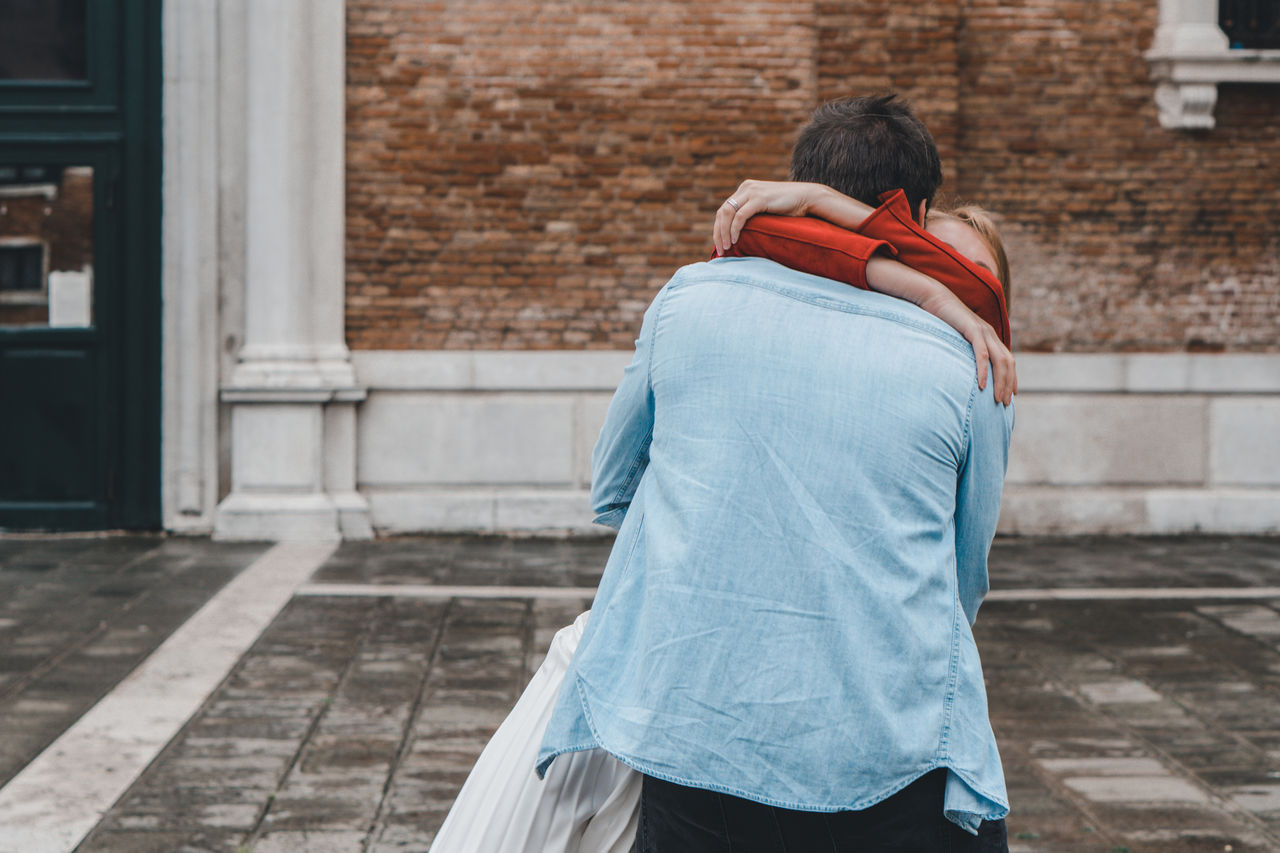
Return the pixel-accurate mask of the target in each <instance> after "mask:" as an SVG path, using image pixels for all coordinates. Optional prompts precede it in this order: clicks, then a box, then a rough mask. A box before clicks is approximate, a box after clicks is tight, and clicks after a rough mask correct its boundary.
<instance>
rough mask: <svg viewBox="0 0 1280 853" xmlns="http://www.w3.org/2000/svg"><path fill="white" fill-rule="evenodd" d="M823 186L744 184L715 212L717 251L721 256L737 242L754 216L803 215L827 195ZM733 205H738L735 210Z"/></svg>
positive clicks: (793, 183) (779, 182) (777, 182)
mask: <svg viewBox="0 0 1280 853" xmlns="http://www.w3.org/2000/svg"><path fill="white" fill-rule="evenodd" d="M830 192H831V188H830V187H827V186H824V185H823V184H806V183H800V182H797V181H751V180H747V181H743V182H742V183H741V184H739V185H738V188H737V189H736V190H734V193H733V195H731V196H729V198H730V199H731V200H732V203H730V201H728V200H726V201H725V203H724V204H722V205H720V209H719V210H717V211H716V224H715V230H714V237H715V244H716V252H717V253H718V254H724V253H725V252H727V251H729V249H730V248H732V246H733V244H734V243H736V242H738V236H739V235H740V234H741V233H742V227H743V226H744V225H746V224H747V220H748V219H750V218H751V217H753V216H755V215H756V214H757V213H777V214H781V215H782V216H804V215H805V214H807V213H808V212H809V210H810V208H811V207H812V206H813V204H814V202H816V201H817V200H818V199H820V198H821V197H822V196H823V195H825V194H827V193H830ZM734 205H737V206H736V208H735V206H734Z"/></svg>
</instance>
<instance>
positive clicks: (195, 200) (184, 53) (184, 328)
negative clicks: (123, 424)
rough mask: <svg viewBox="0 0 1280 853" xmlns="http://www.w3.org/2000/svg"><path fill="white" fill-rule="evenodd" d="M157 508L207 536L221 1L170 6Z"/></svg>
mask: <svg viewBox="0 0 1280 853" xmlns="http://www.w3.org/2000/svg"><path fill="white" fill-rule="evenodd" d="M163 20H164V34H163V41H164V50H163V53H164V130H163V133H164V169H163V172H164V182H163V210H164V213H163V221H162V226H161V227H162V246H163V248H162V265H163V266H162V270H163V272H162V288H163V298H164V314H163V321H162V322H163V347H164V349H163V379H162V399H163V404H162V405H163V415H162V418H163V420H162V439H161V445H162V449H161V459H162V488H161V494H162V507H163V519H164V526H165V527H166V528H167V529H169V530H177V531H192V532H205V531H208V530H209V528H210V527H211V526H212V513H213V508H214V506H215V505H216V503H217V500H218V456H217V446H218V444H217V430H218V402H217V401H218V336H219V335H218V285H219V276H218V271H219V270H218V259H219V254H220V247H219V243H218V238H219V228H218V217H219V199H218V168H219V146H218V142H219V125H220V122H219V110H218V104H219V79H218V77H219V62H218V2H217V0H166V2H165V4H164V9H163Z"/></svg>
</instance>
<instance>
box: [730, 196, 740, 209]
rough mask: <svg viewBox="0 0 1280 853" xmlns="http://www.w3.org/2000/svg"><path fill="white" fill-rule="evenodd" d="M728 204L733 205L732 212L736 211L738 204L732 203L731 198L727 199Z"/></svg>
mask: <svg viewBox="0 0 1280 853" xmlns="http://www.w3.org/2000/svg"><path fill="white" fill-rule="evenodd" d="M729 204H731V205H733V209H734V210H737V209H738V203H737V202H736V201H734V200H733V199H732V198H730V199H729Z"/></svg>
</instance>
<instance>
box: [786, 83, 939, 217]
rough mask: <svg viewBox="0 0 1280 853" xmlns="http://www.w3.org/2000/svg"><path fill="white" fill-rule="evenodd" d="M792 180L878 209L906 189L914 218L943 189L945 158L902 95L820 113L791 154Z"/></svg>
mask: <svg viewBox="0 0 1280 853" xmlns="http://www.w3.org/2000/svg"><path fill="white" fill-rule="evenodd" d="M791 180H793V181H812V182H814V183H819V184H826V185H827V186H829V187H832V188H833V189H837V190H839V191H840V192H842V193H844V194H845V195H847V196H851V197H853V198H856V199H857V200H858V201H860V202H862V203H863V204H869V205H871V206H872V207H875V206H877V205H879V203H880V194H881V193H883V192H887V191H888V190H895V189H899V188H901V189H902V190H904V191H906V194H907V200H908V201H909V202H911V210H912V212H913V213H914V212H915V211H917V210H919V208H920V202H921V200H923V199H928V200H929V201H930V202H932V201H933V195H934V193H936V192H937V191H938V187H939V186H940V185H941V184H942V158H941V157H939V156H938V146H937V145H935V144H934V142H933V137H932V136H930V135H929V129H928V128H926V127H925V126H924V122H922V121H920V119H918V118H916V116H915V114H914V113H913V112H911V106H910V105H909V104H908V103H907V102H906V101H905V100H903V99H901V98H899V97H898V96H897V95H893V94H889V95H874V96H864V97H856V98H841V99H840V100H837V101H828V102H827V103H825V104H823V105H822V106H820V107H818V109H816V110H815V111H814V113H813V118H811V119H810V120H809V123H808V124H807V125H805V127H804V129H803V130H801V131H800V138H799V139H798V140H797V141H796V147H795V148H794V149H793V150H792V152H791Z"/></svg>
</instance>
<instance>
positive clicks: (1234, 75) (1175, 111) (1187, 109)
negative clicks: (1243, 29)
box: [1146, 49, 1280, 130]
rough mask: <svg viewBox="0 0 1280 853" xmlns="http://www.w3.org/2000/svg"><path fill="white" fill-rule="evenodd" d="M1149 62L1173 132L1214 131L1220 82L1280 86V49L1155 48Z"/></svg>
mask: <svg viewBox="0 0 1280 853" xmlns="http://www.w3.org/2000/svg"><path fill="white" fill-rule="evenodd" d="M1146 60H1147V63H1148V64H1149V65H1150V66H1151V75H1152V78H1153V79H1154V80H1155V82H1156V84H1157V85H1156V105H1157V106H1158V107H1159V109H1160V124H1161V126H1162V127H1166V128H1169V129H1202V130H1210V129H1212V128H1213V126H1214V118H1213V108H1214V105H1215V104H1216V103H1217V100H1218V84H1219V83H1280V50H1222V51H1185V50H1183V51H1180V50H1168V49H1152V50H1150V51H1148V52H1147V54H1146Z"/></svg>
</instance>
